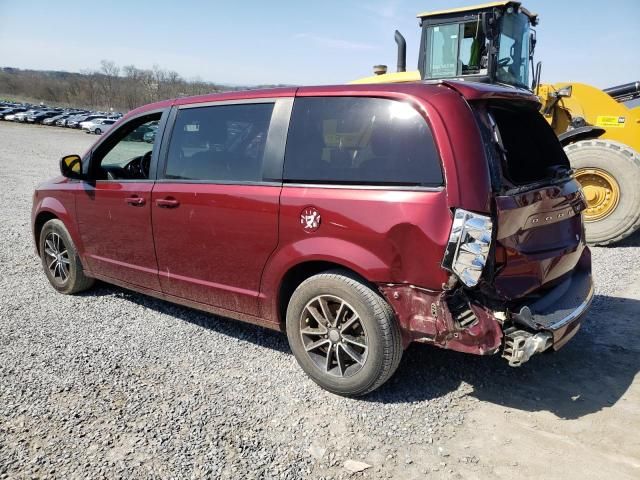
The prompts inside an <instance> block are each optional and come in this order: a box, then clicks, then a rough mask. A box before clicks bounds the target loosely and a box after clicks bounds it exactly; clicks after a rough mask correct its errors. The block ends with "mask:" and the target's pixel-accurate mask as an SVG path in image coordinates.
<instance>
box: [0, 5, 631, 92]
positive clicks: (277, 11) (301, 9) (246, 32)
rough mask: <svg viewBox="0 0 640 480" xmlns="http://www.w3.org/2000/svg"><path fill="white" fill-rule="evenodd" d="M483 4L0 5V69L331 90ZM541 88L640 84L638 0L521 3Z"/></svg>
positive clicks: (413, 60) (412, 49)
mask: <svg viewBox="0 0 640 480" xmlns="http://www.w3.org/2000/svg"><path fill="white" fill-rule="evenodd" d="M482 1H485V0H475V1H474V0H468V1H464V0H450V1H444V0H421V1H416V0H387V1H375V0H372V1H367V0H365V1H361V2H355V1H353V2H352V1H349V0H342V1H334V0H322V1H314V2H311V1H306V2H305V1H303V0H297V1H278V0H261V1H254V0H238V1H225V2H220V1H215V0H210V1H204V0H180V1H167V0H135V1H134V0H112V1H102V2H87V1H86V0H85V1H76V0H55V1H40V0H0V66H5V67H6V66H11V67H18V68H33V69H46V70H65V71H72V72H78V71H83V70H97V69H98V68H99V65H100V60H102V59H106V60H112V61H114V62H115V63H116V64H118V65H120V66H122V65H132V64H133V65H135V66H137V67H139V68H151V67H152V66H153V65H158V66H160V67H161V68H164V69H168V70H175V71H176V72H178V73H179V74H180V75H181V76H183V77H184V78H187V79H194V78H199V79H202V80H206V81H212V82H217V83H221V84H230V85H258V84H296V85H304V84H306V85H313V84H331V83H346V82H348V81H350V80H353V79H356V78H360V77H363V76H369V75H371V72H372V66H373V65H375V64H387V65H389V70H390V71H393V70H394V69H395V64H396V46H395V43H394V40H393V32H394V30H395V29H399V30H400V31H401V32H402V33H403V34H404V36H405V37H406V39H407V47H408V48H407V65H408V67H409V68H411V69H415V68H417V59H418V43H419V40H420V29H419V27H418V21H417V19H416V18H415V16H416V14H417V13H418V12H422V11H425V10H437V9H441V8H450V7H457V6H465V5H470V4H474V3H482ZM523 3H524V5H525V6H526V7H527V8H528V9H529V10H531V11H535V12H537V13H538V14H539V15H540V24H539V25H538V27H537V38H538V44H537V48H536V60H542V62H543V69H542V80H543V81H544V82H551V83H553V82H558V81H580V82H583V83H589V84H592V85H595V86H597V87H600V88H605V87H609V86H613V85H618V84H621V83H627V82H631V81H635V80H640V57H639V56H638V46H640V28H638V27H639V25H640V0H608V1H602V0H599V1H595V0H580V1H578V0H572V1H571V0H562V1H560V0H530V1H529V2H523Z"/></svg>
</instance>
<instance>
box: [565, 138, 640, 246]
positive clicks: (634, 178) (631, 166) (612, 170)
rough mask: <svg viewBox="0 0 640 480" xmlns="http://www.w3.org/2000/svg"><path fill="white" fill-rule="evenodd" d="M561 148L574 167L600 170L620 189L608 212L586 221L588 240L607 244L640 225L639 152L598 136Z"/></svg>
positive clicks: (624, 236) (619, 238)
mask: <svg viewBox="0 0 640 480" xmlns="http://www.w3.org/2000/svg"><path fill="white" fill-rule="evenodd" d="M564 149H565V152H566V153H567V156H568V157H569V161H570V162H571V167H572V168H573V169H574V170H577V169H580V168H597V169H600V170H603V171H604V172H606V173H607V174H609V175H610V176H612V177H613V178H614V179H615V181H616V182H617V184H618V188H619V192H620V194H619V200H618V204H617V205H616V207H615V209H614V210H613V211H612V212H611V213H610V214H608V215H607V216H605V217H603V218H602V219H600V220H595V221H592V222H585V229H586V234H587V242H588V243H590V244H593V245H610V244H612V243H616V242H619V241H620V240H622V239H624V238H626V237H628V236H629V235H631V234H632V233H633V232H635V231H636V230H637V229H638V228H640V154H638V152H636V151H635V150H633V149H632V148H630V147H628V146H627V145H624V144H623V143H619V142H614V141H611V140H600V139H591V140H582V141H579V142H575V143H572V144H569V145H567V146H566V147H565V148H564Z"/></svg>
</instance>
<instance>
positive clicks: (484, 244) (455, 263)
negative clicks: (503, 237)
mask: <svg viewBox="0 0 640 480" xmlns="http://www.w3.org/2000/svg"><path fill="white" fill-rule="evenodd" d="M492 230H493V222H492V221H491V218H490V217H487V216H485V215H479V214H477V213H473V212H469V211H467V210H463V209H462V208H458V209H456V211H455V215H454V217H453V225H452V226H451V234H450V235H449V243H448V244H447V249H446V250H445V252H444V258H443V259H442V266H443V267H444V268H446V269H447V270H449V271H451V272H453V273H455V274H456V276H457V277H458V278H459V279H460V281H461V282H462V283H464V284H465V285H466V286H467V287H475V286H476V285H477V284H478V282H479V281H480V277H481V276H482V270H483V269H484V266H485V264H486V263H487V257H488V256H489V248H490V247H491V234H492Z"/></svg>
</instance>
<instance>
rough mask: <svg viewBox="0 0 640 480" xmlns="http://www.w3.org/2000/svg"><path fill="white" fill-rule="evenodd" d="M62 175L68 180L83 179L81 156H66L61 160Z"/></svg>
mask: <svg viewBox="0 0 640 480" xmlns="http://www.w3.org/2000/svg"><path fill="white" fill-rule="evenodd" d="M60 173H61V174H62V176H64V177H67V178H78V179H79V178H82V159H81V158H80V155H65V156H64V157H62V158H61V159H60Z"/></svg>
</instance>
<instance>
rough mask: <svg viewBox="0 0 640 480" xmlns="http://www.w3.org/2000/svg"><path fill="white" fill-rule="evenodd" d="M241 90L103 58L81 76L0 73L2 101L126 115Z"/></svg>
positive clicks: (10, 70) (13, 70) (12, 70)
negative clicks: (172, 100)
mask: <svg viewBox="0 0 640 480" xmlns="http://www.w3.org/2000/svg"><path fill="white" fill-rule="evenodd" d="M239 88H241V87H229V86H224V85H219V84H215V83H211V82H205V81H202V80H199V79H194V80H186V79H184V78H182V77H181V76H180V75H179V74H178V73H177V72H175V71H172V70H165V69H162V68H160V67H158V66H154V67H153V68H152V69H150V70H147V69H141V68H138V67H136V66H134V65H125V66H123V67H120V66H118V65H116V63H114V62H112V61H110V60H102V61H101V62H100V68H99V69H97V70H88V71H83V72H81V73H71V72H58V71H41V70H21V69H17V68H11V67H4V68H2V69H1V70H0V97H1V96H5V97H7V98H9V99H15V98H17V99H21V98H29V99H33V100H36V101H41V102H45V103H49V104H56V105H65V106H73V107H82V108H89V109H94V110H105V111H107V110H109V109H111V108H113V109H114V110H116V111H118V110H120V111H127V110H131V109H133V108H136V107H138V106H140V105H144V104H146V103H151V102H155V101H158V100H164V99H168V98H176V97H181V96H190V95H201V94H206V93H215V92H221V91H227V90H237V89H239Z"/></svg>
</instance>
